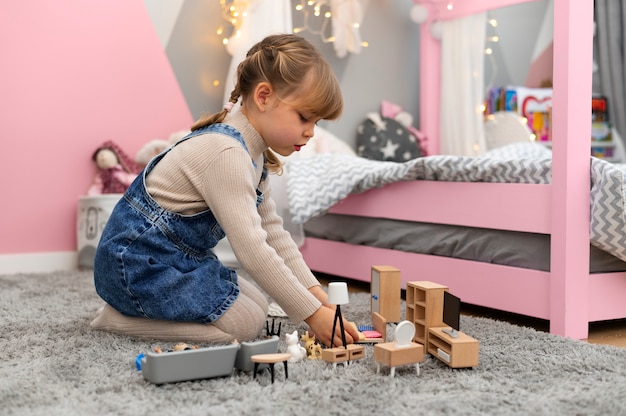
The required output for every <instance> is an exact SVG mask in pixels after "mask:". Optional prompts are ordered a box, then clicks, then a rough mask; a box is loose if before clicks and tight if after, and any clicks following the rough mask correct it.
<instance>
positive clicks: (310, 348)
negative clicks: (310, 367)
mask: <svg viewBox="0 0 626 416" xmlns="http://www.w3.org/2000/svg"><path fill="white" fill-rule="evenodd" d="M300 341H302V342H304V349H305V350H306V356H307V358H308V359H309V360H317V359H320V358H322V346H321V345H319V344H318V343H317V342H316V340H315V335H309V331H305V333H304V334H303V335H302V336H301V337H300Z"/></svg>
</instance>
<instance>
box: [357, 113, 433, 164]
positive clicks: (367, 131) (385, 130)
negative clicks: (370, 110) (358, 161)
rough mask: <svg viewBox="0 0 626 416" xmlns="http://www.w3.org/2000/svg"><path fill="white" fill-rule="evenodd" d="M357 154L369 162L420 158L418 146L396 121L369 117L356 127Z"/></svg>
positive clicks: (404, 160)
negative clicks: (369, 160)
mask: <svg viewBox="0 0 626 416" xmlns="http://www.w3.org/2000/svg"><path fill="white" fill-rule="evenodd" d="M356 145H357V154H358V155H359V156H361V157H364V158H367V159H371V160H383V161H392V162H406V161H407V160H410V159H415V158H417V157H420V156H421V151H420V147H419V144H418V143H417V141H416V139H415V137H414V136H413V135H412V134H411V133H410V132H409V130H408V129H407V128H406V127H405V126H403V125H402V124H400V123H399V122H398V121H396V120H394V119H392V118H388V117H381V116H379V115H377V114H376V115H370V116H369V117H368V118H367V119H365V120H364V121H363V122H362V123H361V124H359V126H358V127H357V139H356Z"/></svg>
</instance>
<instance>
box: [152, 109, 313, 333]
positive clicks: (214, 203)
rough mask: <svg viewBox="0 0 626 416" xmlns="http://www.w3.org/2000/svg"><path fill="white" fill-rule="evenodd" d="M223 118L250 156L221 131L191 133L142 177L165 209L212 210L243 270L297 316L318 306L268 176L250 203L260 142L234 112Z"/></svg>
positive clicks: (310, 278)
mask: <svg viewBox="0 0 626 416" xmlns="http://www.w3.org/2000/svg"><path fill="white" fill-rule="evenodd" d="M224 123H226V124H229V125H231V126H233V127H234V128H236V129H237V130H239V132H241V134H242V136H243V137H244V140H245V142H246V146H247V147H248V150H249V152H250V153H249V154H248V152H246V150H245V149H244V148H243V147H242V146H241V144H239V142H238V141H236V140H234V139H232V138H230V137H228V136H226V135H223V134H215V133H211V134H202V135H199V136H196V137H194V138H191V139H189V140H187V141H185V142H184V143H181V144H180V145H178V146H175V147H174V148H173V149H172V150H171V151H170V152H169V153H168V154H167V155H166V156H165V157H164V158H163V159H162V160H161V161H160V162H159V163H158V164H157V165H156V166H155V167H154V169H153V170H152V172H150V174H149V175H148V177H147V180H146V186H147V189H148V192H149V193H150V195H151V196H152V197H153V198H154V199H155V200H156V201H157V202H158V203H159V204H160V205H161V206H163V207H164V208H165V209H168V210H170V211H174V212H178V213H181V214H194V213H197V212H200V211H203V210H206V209H207V208H209V209H211V211H213V213H214V215H215V218H216V219H217V221H218V223H219V224H220V225H221V226H222V228H223V229H224V231H225V232H226V235H227V236H228V241H229V242H230V244H231V246H232V248H233V251H234V253H235V255H236V256H237V259H238V260H239V262H240V263H241V265H242V266H243V268H244V269H245V270H246V271H247V272H248V273H249V274H250V276H252V277H253V278H254V279H255V280H256V282H257V283H258V284H259V285H260V286H261V287H262V288H263V290H265V291H266V292H267V293H268V294H269V295H270V296H271V297H272V299H274V300H275V301H276V302H277V303H278V304H279V305H280V306H281V307H282V308H283V309H284V310H285V312H286V313H287V314H288V315H289V318H290V319H291V320H293V321H296V322H299V321H302V320H304V319H305V318H308V317H309V316H310V315H312V314H313V313H314V312H315V311H316V310H317V309H318V308H319V307H320V306H321V303H320V301H319V300H317V299H316V298H315V297H314V296H313V295H312V294H311V293H310V292H309V291H308V290H307V289H308V288H310V287H312V286H315V285H319V282H318V281H317V279H316V278H315V276H314V275H313V274H312V273H311V271H310V270H309V268H308V267H307V265H306V264H305V262H304V260H303V259H302V255H301V254H300V251H299V250H298V247H297V246H296V244H295V243H294V242H293V240H292V239H291V237H290V235H289V233H288V232H286V231H285V230H284V228H283V224H282V219H281V218H280V217H279V216H278V215H277V214H276V205H275V204H274V202H273V201H272V199H271V198H270V191H271V189H270V186H269V180H265V181H263V182H262V183H261V185H260V189H261V191H262V192H263V194H264V200H263V202H262V203H261V204H260V205H259V207H258V209H257V207H256V198H257V197H256V189H257V186H258V184H259V181H260V178H261V173H262V169H263V151H265V149H267V145H266V144H265V142H264V141H263V138H262V137H261V136H260V135H259V134H258V133H257V132H256V130H255V129H254V127H252V125H251V124H250V123H249V122H248V119H247V118H246V117H245V115H244V114H243V113H242V112H241V111H237V112H236V113H234V114H229V115H228V116H227V118H226V120H224ZM251 157H252V159H253V160H254V161H255V162H256V169H254V167H253V165H252V161H251Z"/></svg>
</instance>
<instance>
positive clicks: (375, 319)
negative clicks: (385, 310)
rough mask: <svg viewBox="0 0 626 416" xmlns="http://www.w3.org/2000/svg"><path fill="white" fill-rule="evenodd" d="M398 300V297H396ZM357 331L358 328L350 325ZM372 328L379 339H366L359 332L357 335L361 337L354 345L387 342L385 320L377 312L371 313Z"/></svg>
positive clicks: (365, 336)
mask: <svg viewBox="0 0 626 416" xmlns="http://www.w3.org/2000/svg"><path fill="white" fill-rule="evenodd" d="M398 299H400V297H399V296H398ZM352 324H353V325H354V326H355V327H356V328H357V330H358V329H359V327H358V326H357V325H356V324H354V323H352ZM372 328H373V329H374V331H375V332H377V333H378V334H380V337H375V338H374V337H368V336H367V334H365V333H364V332H361V331H359V335H361V334H362V335H363V337H362V338H359V340H358V341H355V344H378V343H379V342H385V341H387V320H386V319H385V318H384V317H383V316H382V315H381V314H379V313H378V312H372Z"/></svg>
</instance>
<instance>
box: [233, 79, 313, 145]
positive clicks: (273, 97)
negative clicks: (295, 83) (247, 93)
mask: <svg viewBox="0 0 626 416" xmlns="http://www.w3.org/2000/svg"><path fill="white" fill-rule="evenodd" d="M298 98H299V97H294V96H290V97H286V99H284V100H281V99H280V97H279V96H278V95H277V94H276V93H275V92H274V90H273V89H272V88H271V86H269V84H266V83H261V84H259V86H257V89H256V90H255V94H254V105H253V106H251V107H248V108H246V106H244V107H242V110H244V111H245V114H246V116H247V117H248V119H249V120H250V122H251V123H252V124H253V125H254V128H255V129H256V130H257V131H258V132H259V134H260V135H261V137H263V140H265V143H266V144H267V146H268V147H269V148H270V149H272V150H273V151H274V152H276V153H278V154H279V155H281V156H289V155H290V154H292V153H293V152H297V151H299V150H300V149H301V148H302V146H305V145H306V144H307V142H308V141H309V139H310V138H311V137H313V132H314V128H315V124H316V123H317V122H318V121H319V120H320V118H319V117H316V116H314V115H313V114H311V113H309V112H307V111H303V110H302V109H299V108H298V103H299V102H302V101H301V100H299V99H298ZM250 110H252V111H250Z"/></svg>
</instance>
